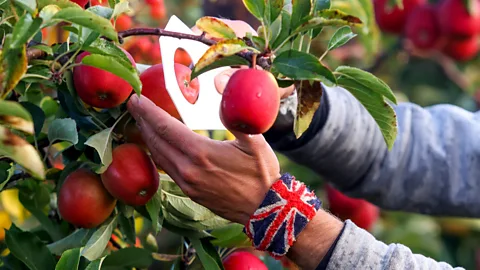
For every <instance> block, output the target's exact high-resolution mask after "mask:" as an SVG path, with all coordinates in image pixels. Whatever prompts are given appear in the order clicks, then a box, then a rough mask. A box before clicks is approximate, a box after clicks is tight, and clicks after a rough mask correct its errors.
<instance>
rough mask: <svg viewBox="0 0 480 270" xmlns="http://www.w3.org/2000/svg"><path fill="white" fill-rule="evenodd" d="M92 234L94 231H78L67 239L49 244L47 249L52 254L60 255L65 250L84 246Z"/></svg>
mask: <svg viewBox="0 0 480 270" xmlns="http://www.w3.org/2000/svg"><path fill="white" fill-rule="evenodd" d="M93 233H94V230H86V229H78V230H76V231H75V232H73V233H72V234H70V235H68V236H67V237H65V238H63V239H60V240H58V241H56V242H53V243H51V244H49V245H48V246H47V247H48V249H49V250H50V252H52V253H53V254H55V255H61V254H62V253H63V252H65V251H66V250H69V249H73V248H79V247H82V246H84V245H85V244H86V243H87V241H88V239H89V238H90V237H91V236H92V235H93Z"/></svg>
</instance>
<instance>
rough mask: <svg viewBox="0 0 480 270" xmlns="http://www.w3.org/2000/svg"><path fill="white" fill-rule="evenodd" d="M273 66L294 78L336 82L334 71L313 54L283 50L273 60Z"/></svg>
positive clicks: (328, 82) (327, 83)
mask: <svg viewBox="0 0 480 270" xmlns="http://www.w3.org/2000/svg"><path fill="white" fill-rule="evenodd" d="M273 68H274V69H275V70H276V71H278V72H280V73H281V74H283V75H285V76H287V77H289V78H291V79H294V80H315V81H321V82H323V83H325V84H326V85H334V84H335V83H336V79H335V76H334V75H333V74H332V72H331V71H330V70H329V69H328V68H326V67H325V66H323V65H322V63H320V61H319V60H318V59H317V58H316V57H315V56H313V55H311V54H308V53H304V52H300V51H296V50H289V51H285V52H282V53H281V54H280V55H278V56H277V57H276V58H275V60H274V61H273Z"/></svg>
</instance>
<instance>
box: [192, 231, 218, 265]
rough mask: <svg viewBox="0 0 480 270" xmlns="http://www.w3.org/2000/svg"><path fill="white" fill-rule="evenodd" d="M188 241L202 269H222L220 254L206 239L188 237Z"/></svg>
mask: <svg viewBox="0 0 480 270" xmlns="http://www.w3.org/2000/svg"><path fill="white" fill-rule="evenodd" d="M190 241H191V243H192V246H193V248H195V251H196V254H197V256H198V258H199V259H200V261H201V262H202V266H203V267H204V269H208V270H214V269H221V270H223V269H224V268H223V264H222V259H221V258H220V255H219V254H218V252H217V251H216V250H215V247H214V246H213V245H212V244H211V243H210V242H209V241H208V240H207V239H198V238H190Z"/></svg>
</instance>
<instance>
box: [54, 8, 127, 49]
mask: <svg viewBox="0 0 480 270" xmlns="http://www.w3.org/2000/svg"><path fill="white" fill-rule="evenodd" d="M57 19H58V20H65V21H68V22H71V23H75V24H78V25H81V26H83V27H86V28H89V29H92V30H95V31H97V32H99V33H100V34H101V35H103V36H105V37H107V38H109V39H111V40H113V41H118V36H117V32H116V31H115V29H114V28H113V25H112V24H111V23H110V21H109V20H107V19H105V18H103V17H100V16H98V15H96V14H94V13H93V12H90V11H88V10H83V9H78V8H73V7H72V8H65V9H62V10H60V11H59V12H57V13H56V14H55V15H54V16H53V17H52V20H57Z"/></svg>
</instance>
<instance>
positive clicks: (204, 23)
mask: <svg viewBox="0 0 480 270" xmlns="http://www.w3.org/2000/svg"><path fill="white" fill-rule="evenodd" d="M195 25H196V26H197V27H198V29H200V30H201V31H203V32H205V33H207V34H209V35H210V36H212V37H213V38H225V39H233V38H236V37H237V35H236V34H235V31H233V29H232V28H230V26H228V24H226V23H224V22H223V21H221V20H219V19H217V18H215V17H209V16H205V17H202V18H200V19H198V20H197V22H196V23H195Z"/></svg>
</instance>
